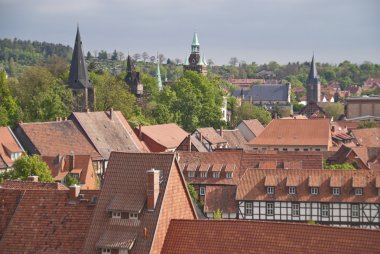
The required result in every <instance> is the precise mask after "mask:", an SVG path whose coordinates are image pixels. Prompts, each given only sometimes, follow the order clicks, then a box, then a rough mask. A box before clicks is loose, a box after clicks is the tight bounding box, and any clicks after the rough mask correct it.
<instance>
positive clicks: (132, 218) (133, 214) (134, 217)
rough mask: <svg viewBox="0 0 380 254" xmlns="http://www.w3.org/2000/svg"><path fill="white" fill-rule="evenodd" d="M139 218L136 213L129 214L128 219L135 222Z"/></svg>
mask: <svg viewBox="0 0 380 254" xmlns="http://www.w3.org/2000/svg"><path fill="white" fill-rule="evenodd" d="M138 218H139V214H138V213H129V219H131V220H137V219H138Z"/></svg>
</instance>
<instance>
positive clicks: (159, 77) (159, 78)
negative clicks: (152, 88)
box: [156, 55, 163, 91]
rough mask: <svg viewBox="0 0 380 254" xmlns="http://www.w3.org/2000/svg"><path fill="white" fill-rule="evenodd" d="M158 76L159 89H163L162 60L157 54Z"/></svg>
mask: <svg viewBox="0 0 380 254" xmlns="http://www.w3.org/2000/svg"><path fill="white" fill-rule="evenodd" d="M156 78H157V84H158V89H159V90H160V91H162V89H163V88H162V79H161V71H160V60H159V59H158V55H157V71H156Z"/></svg>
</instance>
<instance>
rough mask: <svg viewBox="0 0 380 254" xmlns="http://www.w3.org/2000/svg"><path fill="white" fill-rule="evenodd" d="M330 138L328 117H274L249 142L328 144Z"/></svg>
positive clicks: (279, 144)
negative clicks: (306, 118) (305, 118)
mask: <svg viewBox="0 0 380 254" xmlns="http://www.w3.org/2000/svg"><path fill="white" fill-rule="evenodd" d="M330 138H331V137H330V123H329V120H328V119H312V120H311V119H308V120H304V119H273V120H272V121H271V122H270V123H269V124H268V125H267V127H266V128H265V129H264V131H263V132H262V133H261V134H260V135H259V136H258V137H256V138H255V139H253V140H252V141H250V142H249V144H250V145H253V146H254V145H277V146H284V145H285V146H286V145H295V146H300V145H314V146H328V145H329V142H330Z"/></svg>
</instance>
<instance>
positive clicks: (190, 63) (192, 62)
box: [183, 33, 207, 75]
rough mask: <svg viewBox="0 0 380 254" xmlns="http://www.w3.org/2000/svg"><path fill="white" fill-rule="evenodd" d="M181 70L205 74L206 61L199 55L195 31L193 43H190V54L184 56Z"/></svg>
mask: <svg viewBox="0 0 380 254" xmlns="http://www.w3.org/2000/svg"><path fill="white" fill-rule="evenodd" d="M183 70H184V71H187V70H190V71H196V72H198V73H202V74H203V75H206V74H207V63H206V59H205V57H204V56H203V57H201V54H200V44H199V41H198V35H197V33H194V37H193V43H192V44H191V54H190V56H189V57H186V59H185V62H184V64H183Z"/></svg>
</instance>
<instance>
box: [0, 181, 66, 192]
mask: <svg viewBox="0 0 380 254" xmlns="http://www.w3.org/2000/svg"><path fill="white" fill-rule="evenodd" d="M0 187H1V188H3V189H16V190H68V188H67V187H66V186H65V185H63V184H61V183H42V182H32V181H20V180H6V181H4V182H3V183H1V184H0Z"/></svg>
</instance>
